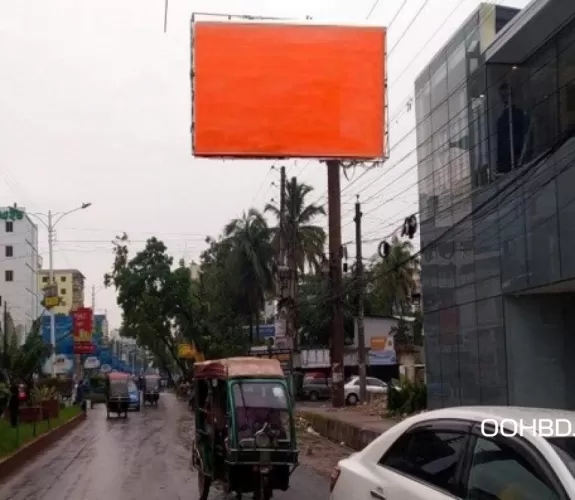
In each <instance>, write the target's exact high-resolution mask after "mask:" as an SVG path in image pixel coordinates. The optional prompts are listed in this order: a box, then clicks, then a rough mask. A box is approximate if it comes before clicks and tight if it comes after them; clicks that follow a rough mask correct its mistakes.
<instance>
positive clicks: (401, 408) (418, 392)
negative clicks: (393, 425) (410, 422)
mask: <svg viewBox="0 0 575 500" xmlns="http://www.w3.org/2000/svg"><path fill="white" fill-rule="evenodd" d="M426 408H427V387H426V386H425V384H423V383H422V382H419V381H411V380H409V379H407V378H406V377H401V380H399V381H395V380H394V381H393V382H392V384H390V386H389V392H388V394H387V410H388V412H389V414H390V415H392V416H398V415H399V416H402V415H411V414H413V413H417V412H421V411H423V410H425V409H426Z"/></svg>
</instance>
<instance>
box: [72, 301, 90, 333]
mask: <svg viewBox="0 0 575 500" xmlns="http://www.w3.org/2000/svg"><path fill="white" fill-rule="evenodd" d="M72 325H73V326H72V328H73V335H74V342H92V309H90V308H89V307H81V308H79V309H76V310H75V311H74V312H72Z"/></svg>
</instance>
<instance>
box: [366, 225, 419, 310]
mask: <svg viewBox="0 0 575 500" xmlns="http://www.w3.org/2000/svg"><path fill="white" fill-rule="evenodd" d="M412 251H413V245H412V244H411V242H410V241H409V240H405V241H403V240H400V239H399V238H398V237H397V236H394V237H393V239H392V241H391V248H390V252H389V255H388V257H387V258H386V259H382V260H381V261H379V262H378V263H377V264H375V266H374V275H375V283H374V285H375V286H374V290H373V295H374V298H375V299H376V300H377V301H378V302H380V304H385V305H387V306H388V307H389V309H390V312H391V313H395V314H399V315H401V316H404V315H405V313H406V312H407V311H408V308H409V303H410V300H411V294H412V292H413V290H414V288H415V274H416V272H417V270H418V268H419V261H418V259H416V258H412Z"/></svg>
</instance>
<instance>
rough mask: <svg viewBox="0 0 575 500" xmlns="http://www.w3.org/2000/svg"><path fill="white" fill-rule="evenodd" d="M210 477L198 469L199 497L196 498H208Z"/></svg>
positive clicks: (203, 499)
mask: <svg viewBox="0 0 575 500" xmlns="http://www.w3.org/2000/svg"><path fill="white" fill-rule="evenodd" d="M211 482H212V480H211V478H210V477H209V476H206V475H205V474H204V473H203V472H202V471H200V470H198V491H199V492H200V498H199V499H198V500H208V495H209V494H210V485H211Z"/></svg>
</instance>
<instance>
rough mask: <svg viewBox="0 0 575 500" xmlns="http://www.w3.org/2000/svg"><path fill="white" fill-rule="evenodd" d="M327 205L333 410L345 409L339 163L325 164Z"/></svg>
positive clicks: (329, 162)
mask: <svg viewBox="0 0 575 500" xmlns="http://www.w3.org/2000/svg"><path fill="white" fill-rule="evenodd" d="M326 163H327V200H328V201H327V203H328V225H329V267H330V273H329V274H330V280H329V285H330V286H329V297H330V300H331V301H332V315H331V324H330V332H331V377H332V383H333V399H332V404H333V406H334V407H336V408H339V407H342V406H344V405H345V397H344V390H343V378H344V366H343V362H344V352H343V351H344V341H345V333H344V328H343V308H342V305H343V304H342V302H343V278H342V269H341V264H342V262H341V259H342V246H341V183H340V172H339V168H340V162H339V160H327V162H326Z"/></svg>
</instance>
